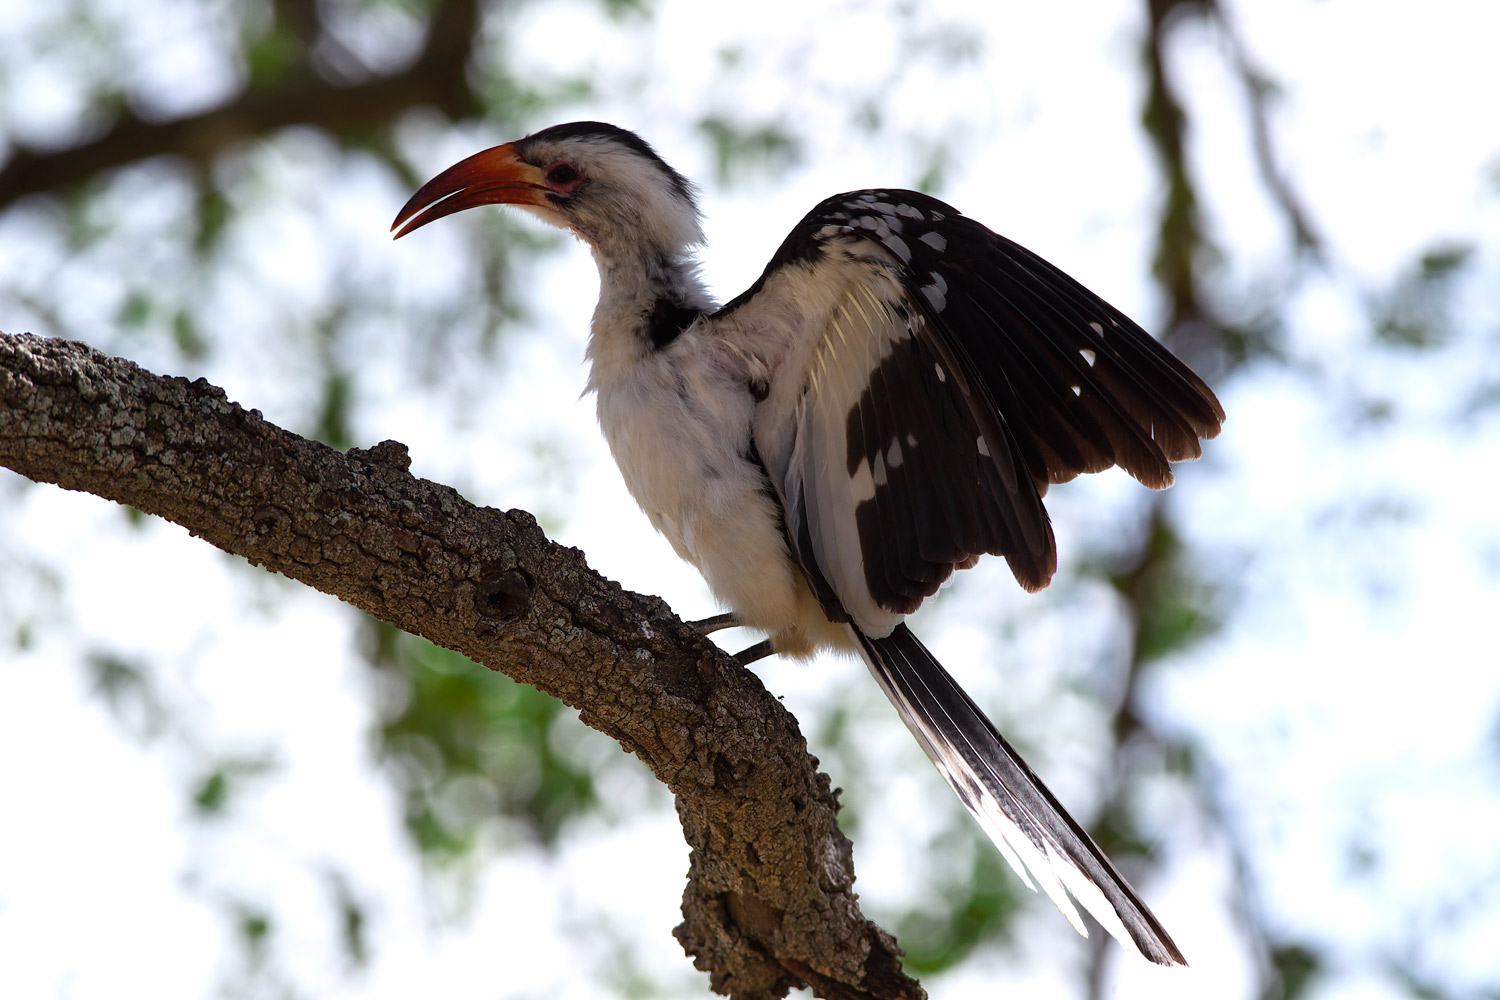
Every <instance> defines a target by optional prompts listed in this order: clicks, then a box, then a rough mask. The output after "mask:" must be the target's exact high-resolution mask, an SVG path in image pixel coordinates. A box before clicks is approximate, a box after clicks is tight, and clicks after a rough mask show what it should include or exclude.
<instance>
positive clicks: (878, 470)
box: [874, 455, 890, 486]
mask: <svg viewBox="0 0 1500 1000" xmlns="http://www.w3.org/2000/svg"><path fill="white" fill-rule="evenodd" d="M874 478H875V485H876V486H884V485H885V484H886V483H887V482H889V481H890V480H888V479H887V478H886V475H885V456H884V455H876V456H875V477H874Z"/></svg>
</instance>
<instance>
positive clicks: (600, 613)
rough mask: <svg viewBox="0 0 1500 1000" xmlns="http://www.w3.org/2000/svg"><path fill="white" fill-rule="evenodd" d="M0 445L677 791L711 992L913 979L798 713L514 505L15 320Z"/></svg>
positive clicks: (38, 475)
mask: <svg viewBox="0 0 1500 1000" xmlns="http://www.w3.org/2000/svg"><path fill="white" fill-rule="evenodd" d="M0 464H3V465H5V466H7V467H9V468H11V469H14V470H15V471H16V472H19V473H20V474H21V475H23V476H26V477H28V478H30V479H33V480H36V481H38V482H48V483H56V484H57V485H59V486H62V487H64V488H66V489H72V490H84V491H87V492H89V493H94V494H97V495H98V496H101V497H105V498H108V499H110V500H115V501H118V502H120V503H126V504H130V505H132V506H134V507H136V508H138V509H140V510H142V511H145V512H148V513H151V514H156V515H159V516H161V517H164V518H166V519H167V520H170V521H173V522H175V523H177V524H180V525H182V526H183V527H185V528H187V529H188V530H189V531H190V532H192V533H193V534H195V535H197V536H199V537H201V538H203V539H204V540H206V541H207V542H209V543H210V544H212V545H215V546H217V547H219V548H221V549H223V550H224V551H226V552H231V553H234V554H237V555H240V556H243V557H245V558H246V559H248V560H250V562H252V563H254V564H256V565H259V566H262V567H264V568H266V569H268V570H271V571H274V572H278V573H282V574H284V575H286V576H288V577H291V578H292V579H295V580H300V581H302V582H303V583H305V584H307V585H309V586H311V587H314V588H316V589H318V590H321V591H323V592H325V593H328V594H332V595H334V596H336V597H338V598H340V599H341V600H344V601H347V602H348V603H350V604H352V605H354V606H355V607H357V608H359V609H361V610H363V611H366V612H368V613H369V614H371V615H374V616H376V617H378V618H380V619H382V620H384V621H387V622H390V623H391V624H393V625H395V626H397V627H398V628H402V629H405V630H407V631H409V632H414V633H416V634H418V635H422V636H425V637H426V638H428V639H430V640H431V641H433V642H435V643H438V644H440V645H442V646H446V647H448V648H450V649H454V650H457V651H458V652H460V653H463V654H464V655H465V656H468V657H470V658H472V659H474V660H476V661H478V662H479V663H482V664H484V665H485V666H487V667H489V668H490V669H492V670H498V671H501V672H502V673H505V674H507V675H508V676H510V677H513V678H515V679H516V680H518V681H522V682H524V683H527V684H532V685H534V686H536V687H537V688H539V689H541V690H543V691H546V692H547V693H549V694H552V695H555V696H556V697H558V698H560V699H562V700H563V701H564V702H566V703H567V704H569V705H571V706H574V707H575V708H577V709H578V710H579V713H580V716H581V717H582V719H583V721H584V722H585V723H587V724H588V725H590V726H592V727H593V728H595V729H598V730H599V731H600V732H603V733H605V734H607V735H608V736H610V737H612V738H613V739H615V740H618V741H619V743H620V745H621V746H623V747H624V748H625V749H626V750H629V751H630V752H632V753H634V754H635V755H636V756H638V757H639V758H640V759H641V760H643V761H645V763H646V765H647V766H648V767H650V768H651V770H652V772H653V773H654V774H655V775H656V777H657V778H658V779H660V780H661V781H662V782H663V783H664V784H666V785H667V787H668V788H670V789H671V790H672V792H673V794H674V796H675V797H676V802H677V813H678V817H679V818H680V820H681V822H682V831H683V835H684V836H685V837H686V839H687V842H688V844H689V846H691V848H692V856H691V863H690V867H689V872H688V883H687V888H686V891H685V892H684V894H683V903H682V911H683V917H684V920H683V923H682V924H681V925H680V926H679V927H678V928H677V929H676V932H675V933H676V935H677V938H678V940H679V941H681V943H682V945H683V948H684V949H685V950H686V951H687V953H688V954H689V955H691V956H693V958H694V964H695V965H696V966H697V967H698V968H699V969H702V970H704V971H706V972H708V973H709V975H710V980H711V983H712V986H713V988H714V989H715V990H716V991H718V992H720V993H723V994H725V995H729V996H734V997H740V998H747V1000H749V998H756V1000H759V998H765V997H773V996H782V995H784V994H785V993H786V992H787V991H788V989H790V988H793V987H796V986H799V985H803V984H806V985H809V986H811V987H812V988H813V990H814V991H815V992H816V993H817V995H819V996H824V997H837V998H855V997H870V998H896V997H904V998H915V997H921V996H923V993H922V990H921V988H920V987H919V986H918V985H917V984H916V983H915V982H914V981H913V980H911V979H910V978H908V977H907V976H906V975H905V974H904V973H903V972H902V971H901V966H900V962H899V960H898V958H897V956H898V955H899V954H900V952H899V950H898V949H897V947H896V943H895V941H894V939H893V938H891V936H890V935H888V934H886V933H885V932H884V931H883V930H881V929H880V928H879V927H877V926H876V925H875V924H873V923H871V922H869V921H867V920H866V919H865V918H864V916H863V915H862V914H861V913H860V910H859V906H858V903H857V901H856V898H855V895H854V892H853V883H854V865H853V859H852V851H851V846H850V844H849V841H848V840H847V839H845V837H844V836H843V834H842V833H841V832H840V831H839V829H838V826H837V824H836V823H835V815H836V813H837V811H838V804H837V801H836V799H835V796H834V794H833V793H832V791H831V790H830V788H829V782H828V778H827V776H826V775H823V774H820V773H818V771H817V766H816V765H817V761H816V759H814V758H812V757H810V756H809V755H808V752H807V744H806V742H805V740H804V739H803V737H802V735H801V733H800V732H799V730H798V728H797V723H796V720H795V719H793V718H792V716H791V715H790V714H788V713H787V712H786V710H785V709H784V708H783V707H782V706H781V704H780V703H779V702H778V701H777V700H776V699H775V698H773V697H771V696H770V695H769V694H768V693H767V692H766V690H765V688H764V687H763V686H762V685H761V684H760V681H759V680H758V679H757V678H756V676H755V675H754V674H752V673H750V672H749V671H747V670H745V669H743V668H742V667H740V666H739V665H738V664H737V663H736V662H735V661H734V660H733V659H732V658H731V657H729V656H727V655H725V654H724V653H722V652H721V651H719V650H718V649H717V647H715V646H713V645H712V644H710V643H708V642H707V641H705V640H703V639H702V638H700V637H699V636H698V635H697V633H696V632H694V631H693V630H692V629H690V628H688V627H687V626H685V625H683V624H682V622H681V621H679V620H678V619H677V618H676V617H675V616H673V614H672V612H671V610H670V609H669V608H668V607H667V606H666V604H665V603H663V602H662V601H661V600H659V599H658V598H654V597H643V596H640V595H637V594H632V593H629V592H628V591H625V590H623V589H622V588H621V587H620V586H619V585H618V584H615V583H613V582H611V581H609V580H606V579H605V578H603V577H602V576H600V575H599V574H597V573H595V572H593V571H592V570H590V569H589V567H588V565H587V564H586V563H585V561H584V558H583V554H582V553H580V552H579V551H577V550H576V549H571V548H564V547H562V546H559V545H557V544H555V543H553V542H551V541H549V540H548V539H547V538H546V537H545V536H544V535H543V534H542V532H541V530H540V529H539V528H538V527H537V524H536V522H535V520H534V519H533V518H532V517H531V516H530V515H529V514H527V513H525V512H524V511H518V510H512V511H507V512H501V511H497V510H494V509H492V508H480V507H475V506H474V505H472V504H470V503H468V502H467V501H466V500H464V499H463V498H462V497H460V496H459V495H458V493H457V492H456V491H454V490H453V489H451V488H449V487H447V486H442V485H440V484H437V483H432V482H428V481H427V480H423V479H417V478H415V477H413V476H412V475H411V474H410V473H409V472H408V471H407V470H408V467H409V465H410V459H409V457H408V455H407V452H406V448H405V446H403V445H401V444H399V443H397V442H394V441H386V442H382V443H380V444H378V445H376V446H375V447H373V448H370V449H368V450H360V449H355V450H351V451H350V452H348V453H347V454H345V453H341V452H339V451H336V450H334V449H332V448H329V447H327V446H326V445H322V444H319V443H317V442H314V441H309V440H307V439H305V438H301V437H298V436H297V435H295V434H292V433H289V432H287V431H285V430H283V429H281V428H279V427H276V426H275V425H273V424H270V423H267V422H266V421H265V420H264V419H263V418H262V417H261V415H260V413H258V412H257V411H255V410H245V409H243V408H242V407H240V406H238V405H237V404H235V403H232V402H230V401H229V400H228V399H227V398H226V397H225V395H224V392H223V390H221V389H219V388H217V387H215V386H212V385H210V384H208V383H207V382H206V381H203V380H201V379H200V380H198V381H196V382H188V381H187V380H186V379H181V378H169V377H164V376H160V375H154V374H152V373H150V372H147V371H144V370H143V369H141V368H140V367H138V366H136V365H135V364H133V363H131V362H129V361H126V360H123V359H120V358H112V357H109V356H107V355H105V354H102V353H100V352H99V351H96V350H94V349H93V348H91V347H88V346H87V345H84V344H78V343H70V342H65V341H59V340H52V339H47V338H42V337H36V336H31V335H29V334H27V335H18V336H12V335H0Z"/></svg>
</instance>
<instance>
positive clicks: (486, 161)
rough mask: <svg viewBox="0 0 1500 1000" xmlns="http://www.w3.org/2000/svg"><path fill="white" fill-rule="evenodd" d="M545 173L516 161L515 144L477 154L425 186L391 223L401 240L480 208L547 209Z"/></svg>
mask: <svg viewBox="0 0 1500 1000" xmlns="http://www.w3.org/2000/svg"><path fill="white" fill-rule="evenodd" d="M546 191H547V186H546V184H545V183H544V181H543V177H542V172H541V171H540V170H538V169H537V168H536V167H533V166H532V165H531V164H529V163H523V162H521V160H519V159H517V158H516V150H515V144H514V143H506V144H505V145H503V146H495V147H493V148H490V149H486V150H484V151H483V152H481V153H475V154H474V155H473V156H471V157H469V158H468V159H466V160H460V161H459V162H458V163H455V164H454V165H453V166H451V167H449V168H448V169H447V170H444V171H443V172H442V173H440V174H438V175H437V176H436V177H434V178H433V179H432V180H430V181H428V182H427V183H426V184H423V185H422V187H421V189H420V190H418V191H417V193H416V194H414V195H412V196H411V200H410V201H408V202H407V203H406V204H405V205H403V206H402V208H401V211H400V212H399V213H398V214H397V215H396V221H395V222H393V223H391V231H392V232H395V231H396V230H397V229H400V232H397V233H396V235H395V237H394V238H395V239H398V240H399V239H400V238H401V237H403V236H405V235H406V234H407V233H409V232H411V231H412V230H414V229H420V228H422V227H423V226H425V225H427V223H429V222H431V221H432V220H433V219H441V218H442V217H443V216H445V215H452V214H453V213H455V212H462V211H463V210H464V209H466V208H475V207H476V206H479V205H546V204H547V201H546V200H545V198H544V197H543V196H544V195H545V193H546Z"/></svg>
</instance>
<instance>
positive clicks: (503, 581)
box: [478, 563, 536, 619]
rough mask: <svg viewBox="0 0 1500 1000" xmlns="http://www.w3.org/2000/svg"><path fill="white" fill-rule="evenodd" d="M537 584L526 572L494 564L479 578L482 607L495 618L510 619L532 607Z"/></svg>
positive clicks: (482, 572)
mask: <svg viewBox="0 0 1500 1000" xmlns="http://www.w3.org/2000/svg"><path fill="white" fill-rule="evenodd" d="M535 587H536V581H535V580H533V579H532V578H531V574H529V573H527V572H526V571H525V570H523V569H518V568H515V567H506V566H502V565H499V564H494V563H492V564H491V565H489V566H486V567H485V568H484V569H483V571H481V573H480V577H479V587H478V590H479V607H480V609H481V610H482V611H483V612H484V613H485V614H487V615H490V616H491V617H494V618H503V619H510V618H516V617H519V616H520V615H522V614H524V613H525V612H526V610H527V609H528V608H530V607H531V595H532V591H533V589H534V588H535Z"/></svg>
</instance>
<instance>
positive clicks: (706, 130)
mask: <svg viewBox="0 0 1500 1000" xmlns="http://www.w3.org/2000/svg"><path fill="white" fill-rule="evenodd" d="M698 131H699V132H701V133H702V134H703V135H704V136H705V137H706V138H707V139H708V142H709V146H710V148H712V149H713V151H714V167H715V170H716V173H717V174H718V178H719V183H721V184H728V183H730V182H732V181H733V180H734V179H735V178H736V177H737V176H738V174H739V172H740V171H748V170H754V171H755V172H757V173H759V174H762V175H772V176H774V175H775V174H776V173H778V172H780V171H783V170H787V169H789V168H791V167H793V166H795V165H796V164H797V162H798V161H799V160H800V159H801V157H802V144H801V141H800V140H799V139H798V137H797V136H796V134H795V133H793V132H792V131H791V130H789V129H788V128H787V127H785V126H784V125H774V124H757V125H743V124H740V123H737V122H733V121H731V120H729V119H728V118H726V117H724V116H723V115H708V116H706V117H704V118H701V119H699V121H698Z"/></svg>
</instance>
